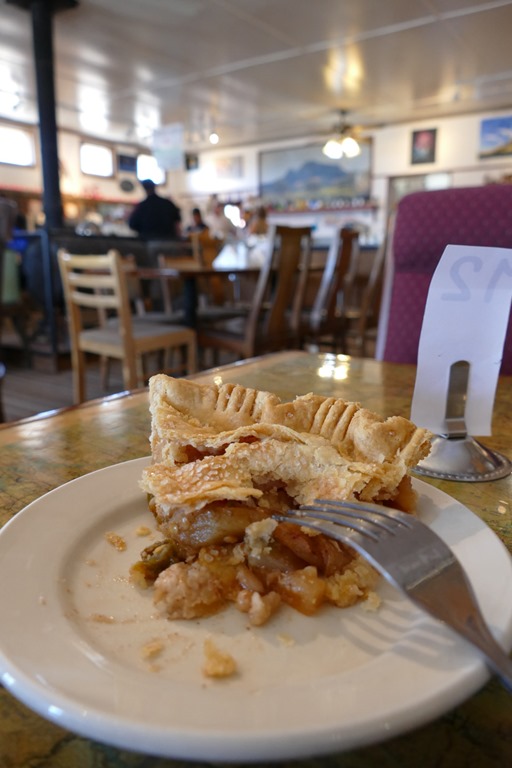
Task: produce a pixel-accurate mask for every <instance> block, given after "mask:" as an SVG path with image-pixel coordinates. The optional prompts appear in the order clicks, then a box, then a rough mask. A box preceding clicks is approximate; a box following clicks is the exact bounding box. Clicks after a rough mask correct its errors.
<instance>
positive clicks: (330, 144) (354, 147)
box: [322, 110, 361, 160]
mask: <svg viewBox="0 0 512 768" xmlns="http://www.w3.org/2000/svg"><path fill="white" fill-rule="evenodd" d="M346 116H347V113H346V112H345V111H343V110H342V111H341V112H340V127H339V129H338V131H337V136H336V137H335V138H331V139H329V140H328V141H326V143H325V144H324V146H323V149H322V152H323V153H324V155H326V157H328V158H330V159H331V160H340V158H342V157H357V155H360V154H361V146H360V144H359V142H358V141H357V139H355V138H354V136H353V135H352V128H351V126H350V125H347V123H346Z"/></svg>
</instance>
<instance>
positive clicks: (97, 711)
mask: <svg viewBox="0 0 512 768" xmlns="http://www.w3.org/2000/svg"><path fill="white" fill-rule="evenodd" d="M146 462H147V459H137V460H135V461H129V462H126V463H124V464H118V465H116V466H113V467H108V468H107V469H103V470H100V471H98V472H94V473H92V474H89V475H86V476H84V477H81V478H79V479H77V480H74V481H73V482H70V483H67V484H66V485H63V486H61V487H60V488H57V489H56V490H54V491H52V492H51V493H48V494H46V495H45V496H43V497H42V498H40V499H39V500H37V501H35V502H33V503H32V504H30V505H29V506H28V507H26V508H25V509H24V510H23V511H22V512H20V513H19V514H18V515H17V516H16V517H15V518H14V519H13V520H12V521H11V522H10V523H8V524H7V525H6V526H5V527H4V529H3V530H2V532H1V534H0V611H1V616H2V621H1V625H0V671H1V680H2V682H3V684H4V685H5V686H6V687H7V688H8V689H10V691H11V692H12V693H13V694H14V696H16V697H18V698H19V699H21V700H22V701H23V702H24V703H25V704H27V705H28V706H29V707H31V708H32V709H34V710H36V711H37V712H39V713H40V714H41V715H43V716H44V717H47V718H49V719H51V720H53V721H55V722H56V723H58V724H60V725H62V726H64V727H66V728H69V729H70V730H72V731H76V732H77V733H80V734H82V735H85V736H88V737H90V738H93V739H96V740H98V741H102V742H106V743H110V744H114V745H116V746H119V747H123V748H127V749H133V750H135V751H138V752H147V753H150V754H155V755H162V756H168V757H176V758H189V759H196V760H208V761H219V760H220V761H239V762H243V761H261V760H277V759H285V758H295V757H305V756H307V755H315V754H322V753H328V752H335V751H342V750H346V749H349V748H354V747H357V746H360V745H366V744H370V743H372V742H376V741H380V740H383V739H385V738H388V737H390V736H393V735H396V734H399V733H402V732H404V731H406V730H408V729H410V728H412V727H414V726H417V725H420V724H422V723H425V722H427V721H428V720H430V719H432V718H435V717H437V716H438V715H440V714H442V713H443V712H445V711H447V710H448V709H449V708H451V707H453V706H454V705H456V704H458V703H459V702H461V701H462V700H463V699H465V698H466V697H467V696H469V695H470V694H471V693H473V692H474V691H476V690H477V689H478V688H479V687H480V686H481V685H482V684H483V683H484V682H485V680H486V679H487V677H488V674H487V671H486V668H485V666H484V664H483V662H482V661H481V659H480V657H479V655H478V654H477V653H476V652H475V651H474V650H473V649H472V648H470V647H469V646H468V645H466V644H465V643H464V642H463V641H461V640H458V639H457V638H456V637H455V636H454V635H453V634H451V633H450V632H449V631H448V630H447V629H445V628H444V627H443V626H442V625H441V624H439V623H437V622H434V621H432V620H430V619H428V618H427V617H426V616H425V615H423V614H422V613H421V612H420V611H418V610H417V609H415V608H414V607H413V606H412V605H411V604H410V603H409V602H408V601H407V600H405V599H404V598H402V597H401V596H400V595H399V594H398V593H396V592H395V591H394V590H393V589H392V588H391V587H389V586H387V585H386V584H385V583H384V582H383V583H382V586H381V588H380V593H381V595H382V597H383V601H384V602H383V605H382V606H381V608H380V609H379V610H378V611H376V612H369V611H366V610H364V608H363V607H361V606H356V607H354V608H351V609H348V610H337V609H334V608H329V609H326V610H324V611H323V612H322V613H321V614H320V615H317V616H316V617H314V618H307V617H304V616H301V615H300V614H298V613H296V612H294V611H292V610H291V609H284V610H283V611H282V612H281V613H280V615H278V616H277V617H275V619H273V620H272V621H271V622H270V623H269V624H268V625H266V626H264V627H261V628H258V629H251V630H248V629H247V626H246V618H245V616H244V614H241V613H239V612H238V611H237V610H236V609H235V608H230V609H228V610H226V611H225V612H224V613H222V614H220V615H218V616H214V617H212V618H208V619H205V620H201V621H191V622H184V621H173V622H170V621H167V620H164V619H160V618H157V617H155V616H154V615H153V606H152V602H151V594H150V593H149V592H148V593H141V592H139V591H137V590H136V589H135V588H134V587H132V586H131V585H130V583H129V581H128V578H127V575H128V569H129V567H130V565H131V564H132V563H133V562H134V561H135V560H136V559H137V557H138V553H139V552H140V550H141V549H142V548H143V547H144V546H146V545H147V544H148V543H149V539H148V538H141V537H140V536H139V535H137V533H136V531H137V528H138V526H140V525H141V524H147V525H151V524H152V521H151V517H150V514H149V512H148V511H147V510H146V501H145V496H144V494H143V493H142V492H141V491H140V490H139V488H138V479H139V477H140V474H141V470H142V467H143V466H144V464H145V463H146ZM415 485H416V487H417V489H418V490H419V492H420V495H421V505H420V510H421V515H422V517H423V519H425V520H426V521H427V522H428V523H429V524H430V525H431V526H432V527H433V528H434V529H435V530H436V531H437V532H438V533H439V534H440V535H441V536H442V537H443V539H445V541H447V542H448V544H450V545H451V546H452V547H453V549H454V550H455V552H456V553H457V555H458V557H459V558H460V560H461V561H462V563H463V565H464V566H465V567H466V570H467V571H468V573H469V575H470V578H471V581H472V582H473V585H474V587H475V590H476V593H477V596H478V597H479V600H480V602H481V605H482V607H483V611H484V614H485V617H486V618H487V620H488V622H489V624H490V626H491V628H492V630H493V632H494V634H495V636H496V637H497V639H498V640H499V641H501V643H502V644H503V645H504V646H505V647H506V648H507V649H510V647H511V646H512V561H511V558H510V556H509V555H508V553H507V551H506V549H505V547H504V546H503V545H502V544H501V542H500V541H499V539H498V538H497V537H496V536H495V535H494V534H493V533H492V531H491V530H490V529H489V528H488V527H486V526H485V525H484V524H483V523H482V522H481V521H480V520H479V519H478V518H477V517H476V516H475V515H473V514H472V513H471V512H470V511H469V510H468V509H466V508H465V507H463V506H461V505H460V504H459V503H457V502H456V501H454V499H452V498H450V497H449V496H447V495H446V494H444V493H441V492H440V491H438V490H436V489H435V488H433V487H432V486H429V485H427V484H426V483H423V482H421V481H415ZM109 531H113V532H115V533H117V534H119V535H121V536H122V537H124V539H125V541H126V542H127V545H128V547H127V549H126V551H123V552H120V551H117V550H116V549H115V548H114V547H113V546H112V544H110V543H108V541H107V540H106V538H105V534H106V533H107V532H109ZM207 636H211V637H212V638H213V639H214V642H215V643H216V645H217V646H218V647H219V648H221V649H222V650H226V651H228V652H229V653H231V654H232V656H234V657H235V659H236V661H237V663H238V667H239V673H238V674H237V676H236V677H233V678H225V679H223V680H217V681H214V680H211V679H207V678H205V677H204V676H203V674H202V672H201V668H202V663H203V643H204V639H205V638H206V637H207ZM152 641H157V642H158V643H162V645H163V651H162V653H161V654H160V655H159V656H157V657H154V658H144V653H143V649H144V647H146V646H147V644H148V643H151V642H152Z"/></svg>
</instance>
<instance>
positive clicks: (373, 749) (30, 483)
mask: <svg viewBox="0 0 512 768" xmlns="http://www.w3.org/2000/svg"><path fill="white" fill-rule="evenodd" d="M415 370H416V369H415V367H414V366H411V365H397V364H390V363H380V362H377V361H375V360H369V359H361V358H349V357H346V356H342V355H337V356H336V355H332V354H326V355H316V354H308V353H305V352H298V351H297V352H295V351H294V352H282V353H276V354H273V355H265V356H263V357H261V358H256V359H253V360H248V361H245V362H243V363H238V364H233V365H229V366H224V367H221V368H217V369H212V370H210V371H203V372H202V373H200V374H197V375H195V376H194V377H192V378H194V379H195V380H197V381H200V382H232V383H239V384H242V385H244V386H248V387H255V388H258V389H264V390H269V391H272V392H276V393H277V394H278V395H279V396H280V397H282V398H284V399H293V397H295V396H296V395H301V394H306V393H308V392H315V393H316V394H319V395H328V396H337V397H342V398H344V399H346V400H356V401H358V402H361V403H362V404H363V405H364V406H365V407H367V408H370V409H372V410H374V411H376V412H377V413H380V414H382V415H383V416H388V415H393V414H399V415H403V416H406V417H408V416H409V411H410V403H411V397H412V392H413V388H414V380H415ZM149 429H150V417H149V412H148V394H147V390H139V391H135V392H128V393H120V394H118V395H113V396H109V397H106V398H104V399H101V400H95V401H90V402H87V403H84V404H82V405H80V406H76V407H71V408H66V409H63V410H59V411H55V412H52V413H49V414H43V415H40V416H37V417H33V418H30V419H27V420H24V421H20V422H15V423H11V424H6V425H2V426H1V427H0V456H1V460H0V461H1V489H0V496H1V502H2V503H1V511H0V524H1V525H3V524H5V523H7V522H8V521H9V520H10V519H11V518H12V517H13V516H14V515H16V513H17V512H19V511H20V510H21V509H23V508H24V507H25V506H26V505H27V504H29V503H30V502H31V501H33V500H35V499H37V498H38V497H40V496H41V495H42V494H45V493H47V492H48V491H50V490H51V489H53V488H56V487H58V486H60V485H61V484H63V483H66V482H67V481H69V480H72V479H74V478H76V477H79V476H81V475H84V474H86V473H89V472H92V471H94V470H97V469H100V468H102V467H106V466H110V465H112V464H116V463H118V462H123V461H127V460H129V459H134V458H138V457H143V456H146V455H148V454H149ZM483 442H485V444H486V445H487V446H488V447H489V448H491V449H493V450H495V451H499V452H501V453H504V454H505V455H508V456H509V457H511V456H512V386H511V379H510V377H503V378H502V379H500V382H499V386H498V391H497V397H496V402H495V410H494V419H493V434H492V436H490V437H486V438H484V439H483ZM422 479H423V480H425V481H426V482H429V483H431V484H433V485H434V486H436V487H437V488H439V489H441V490H442V491H444V492H446V493H448V494H449V495H451V496H453V497H454V498H455V499H456V500H457V501H458V502H460V503H462V504H464V505H465V506H467V507H468V508H469V509H470V510H471V511H472V512H474V513H475V514H476V515H478V516H479V517H480V518H481V519H482V520H484V521H485V523H487V525H488V526H489V527H490V528H491V529H492V530H493V531H494V532H495V533H496V534H497V536H498V537H499V538H500V539H501V540H502V542H504V544H505V545H506V547H507V548H508V549H509V551H512V477H511V476H510V475H509V476H508V477H505V478H503V479H500V480H495V481H493V482H482V483H464V482H453V481H446V480H434V479H429V478H422ZM19 575H20V576H22V573H21V574H19ZM12 578H13V579H16V578H18V574H17V573H13V574H12ZM499 588H500V585H499V584H497V585H496V589H499ZM0 633H1V627H0ZM169 695H170V696H172V691H170V692H169ZM339 695H340V697H341V696H343V695H344V693H343V691H342V690H340V692H339ZM311 706H312V707H314V701H313V700H312V702H311ZM511 759H512V696H511V695H510V694H509V693H507V692H506V691H505V689H504V688H503V687H502V685H501V684H500V683H499V682H498V681H497V680H496V679H494V678H492V679H491V680H490V681H489V682H488V683H487V684H485V685H484V686H483V688H481V690H479V691H478V692H477V693H475V694H474V695H472V696H471V697H470V698H469V699H467V700H466V701H465V702H464V703H462V704H460V705H459V706H457V707H455V708H454V709H452V710H451V711H448V712H447V713H446V714H444V715H442V716H440V717H438V718H437V719H435V720H434V721H433V722H430V723H427V724H425V725H423V726H421V727H418V728H416V729H415V730H413V731H411V732H409V733H405V734H404V735H401V736H398V737H394V738H392V739H390V740H388V741H384V742H382V743H377V744H374V745H371V746H365V747H362V748H360V749H357V750H351V751H348V752H343V753H339V754H331V755H326V756H323V757H316V758H310V759H307V758H306V759H305V760H303V761H298V760H297V761H287V763H286V765H288V766H290V765H296V766H303V768H313V766H314V768H318V766H319V765H322V766H326V767H329V768H331V767H332V768H334V767H336V768H366V767H368V768H373V767H374V766H375V767H377V766H379V768H409V767H410V768H412V767H413V766H414V768H432V766H438V767H439V768H498V767H499V768H504V767H505V766H506V765H510V764H511ZM197 764H199V763H197ZM202 764H203V765H206V763H202ZM36 765H37V766H38V768H68V767H69V768H78V767H79V768H82V767H83V768H100V766H101V768H103V766H109V768H164V767H165V768H178V766H183V765H190V763H184V762H183V761H181V760H172V759H168V758H159V757H149V756H148V755H143V754H138V753H134V752H129V751H126V750H123V749H118V748H115V747H112V746H108V745H105V744H102V743H99V742H96V741H94V740H92V739H88V738H84V737H81V736H78V735H75V734H73V733H71V732H69V731H67V730H65V729H63V728H61V727H60V726H59V725H57V724H55V723H54V722H50V721H47V720H45V719H43V718H42V717H40V716H39V715H37V714H35V713H34V712H32V711H31V710H30V709H28V708H27V707H26V706H24V705H23V704H22V703H20V702H19V701H18V700H17V699H16V698H14V697H13V696H12V695H11V694H10V693H9V692H8V691H7V690H5V689H0V766H2V767H4V766H5V767H6V768H7V766H8V768H26V767H27V766H36Z"/></svg>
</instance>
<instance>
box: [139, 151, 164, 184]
mask: <svg viewBox="0 0 512 768" xmlns="http://www.w3.org/2000/svg"><path fill="white" fill-rule="evenodd" d="M137 178H138V179H139V181H144V179H151V181H154V182H155V184H164V183H165V171H163V170H162V169H161V168H160V167H159V165H158V163H157V161H156V158H155V157H153V155H137Z"/></svg>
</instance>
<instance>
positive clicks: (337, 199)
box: [259, 142, 371, 210]
mask: <svg viewBox="0 0 512 768" xmlns="http://www.w3.org/2000/svg"><path fill="white" fill-rule="evenodd" d="M322 146H323V144H310V145H307V146H303V147H290V148H286V149H272V150H269V151H264V152H260V154H259V175H260V197H261V199H262V201H263V202H264V204H265V205H269V206H271V207H272V208H276V209H296V208H299V209H301V210H302V209H303V210H308V209H309V210H311V209H316V208H321V207H324V206H325V207H329V206H338V205H346V204H354V203H356V202H359V203H363V204H364V203H365V202H367V201H368V200H369V198H370V178H371V147H370V144H369V143H368V142H365V143H361V154H359V155H358V156H357V157H343V158H341V159H340V160H331V159H329V158H327V157H326V156H325V155H324V154H323V153H322Z"/></svg>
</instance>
